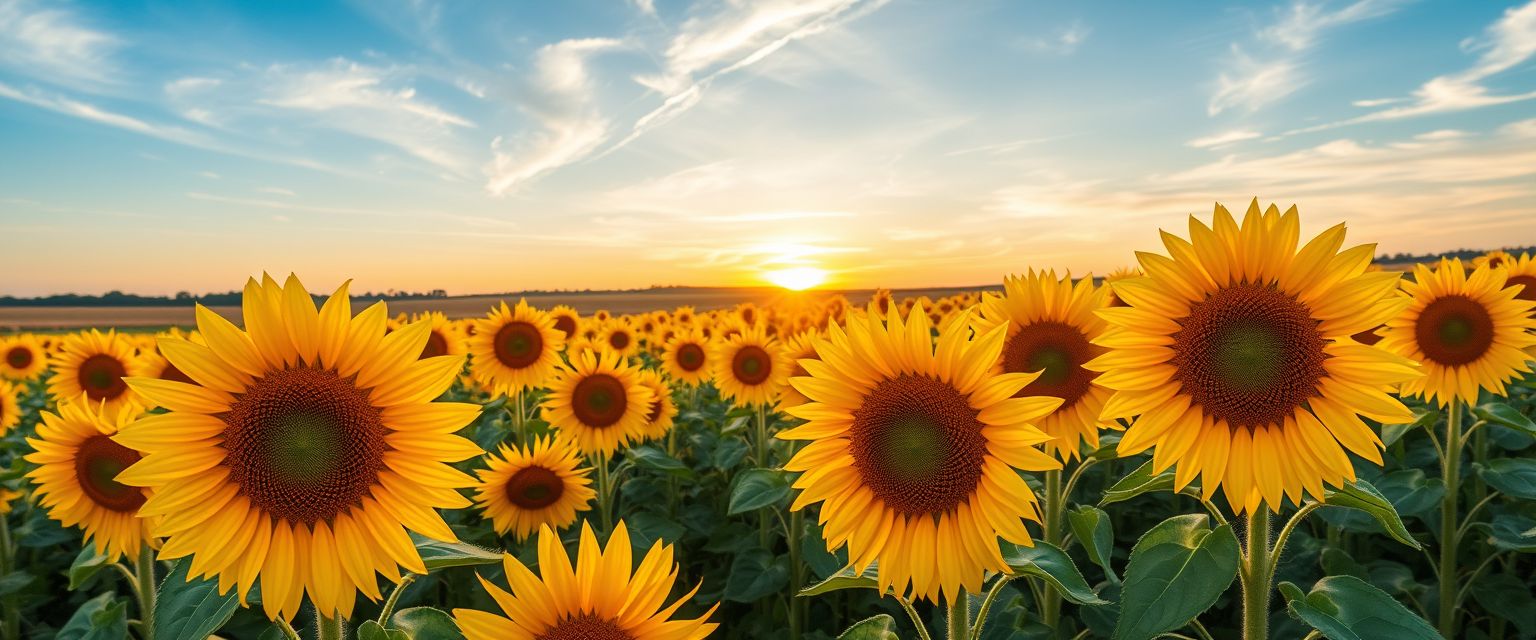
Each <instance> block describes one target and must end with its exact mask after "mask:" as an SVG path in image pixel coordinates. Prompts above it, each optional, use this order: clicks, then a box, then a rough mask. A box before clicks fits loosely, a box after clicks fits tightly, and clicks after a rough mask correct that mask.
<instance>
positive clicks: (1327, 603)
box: [1279, 576, 1440, 640]
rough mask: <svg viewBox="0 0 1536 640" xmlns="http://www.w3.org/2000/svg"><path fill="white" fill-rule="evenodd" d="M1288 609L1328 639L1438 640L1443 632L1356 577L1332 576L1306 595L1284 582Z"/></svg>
mask: <svg viewBox="0 0 1536 640" xmlns="http://www.w3.org/2000/svg"><path fill="white" fill-rule="evenodd" d="M1279 589H1280V593H1281V594H1283V595H1284V596H1285V600H1286V610H1287V611H1289V612H1290V614H1291V615H1292V616H1295V617H1296V618H1297V619H1299V620H1301V621H1302V622H1304V623H1306V624H1307V625H1308V626H1310V627H1312V628H1313V629H1317V630H1318V631H1319V632H1321V633H1322V634H1323V637H1326V638H1329V640H1373V639H1381V640H1438V639H1439V638H1440V633H1439V632H1437V631H1435V628H1434V627H1432V626H1430V625H1429V623H1428V622H1425V621H1424V619H1423V618H1420V617H1419V616H1417V615H1415V614H1414V613H1413V612H1412V611H1409V610H1408V608H1407V607H1404V606H1403V605H1402V604H1401V603H1399V602H1398V601H1397V600H1394V599H1393V598H1392V596H1389V595H1387V594H1386V593H1384V592H1382V590H1381V589H1377V588H1376V587H1373V586H1371V585H1370V584H1367V583H1366V582H1365V581H1364V580H1361V579H1360V578H1356V577H1354V576H1330V577H1327V578H1323V579H1322V580H1319V581H1318V583H1317V584H1316V585H1313V587H1312V591H1311V592H1309V593H1307V594H1305V595H1303V594H1302V592H1301V589H1300V588H1298V587H1297V586H1296V585H1294V584H1292V583H1289V582H1283V583H1281V584H1280V587H1279Z"/></svg>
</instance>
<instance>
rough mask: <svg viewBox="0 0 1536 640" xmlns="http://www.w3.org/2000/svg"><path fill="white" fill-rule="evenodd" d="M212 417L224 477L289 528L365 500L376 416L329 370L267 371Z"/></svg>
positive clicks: (380, 451)
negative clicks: (223, 452) (218, 423)
mask: <svg viewBox="0 0 1536 640" xmlns="http://www.w3.org/2000/svg"><path fill="white" fill-rule="evenodd" d="M220 417H222V418H223V419H224V422H225V424H226V425H227V426H226V427H225V429H224V448H225V449H227V450H228V451H229V453H228V455H227V456H226V457H225V464H226V465H228V466H229V470H230V474H229V475H230V478H231V479H232V480H234V481H235V482H236V483H237V484H239V485H240V490H241V492H242V493H243V494H245V495H246V496H248V497H249V498H250V500H251V502H252V503H254V504H255V505H256V506H258V507H260V508H261V509H263V510H264V511H266V512H267V513H269V514H272V515H273V516H275V517H278V518H281V519H283V520H287V521H289V522H303V523H306V524H314V523H315V522H318V521H322V520H325V521H329V520H331V519H332V518H335V517H336V516H337V515H338V514H340V513H342V512H343V511H345V510H346V509H348V508H350V507H352V506H354V505H356V504H358V503H359V501H360V500H361V499H362V498H363V497H364V496H366V495H368V492H369V489H370V488H371V487H372V486H373V485H374V483H375V482H377V481H378V475H379V471H380V470H382V469H383V468H384V451H385V449H386V448H387V446H386V444H385V442H384V434H385V429H384V425H383V423H382V422H380V420H379V409H378V408H377V407H374V406H373V405H372V404H370V403H369V402H368V395H367V393H365V392H363V391H362V390H359V389H358V388H357V387H356V386H355V385H354V384H353V382H352V379H350V378H342V377H340V376H338V375H337V374H336V372H334V371H325V370H320V369H312V368H307V367H298V368H293V369H284V370H282V371H273V372H269V373H267V375H266V376H265V377H262V378H260V379H258V380H256V382H255V383H253V384H252V385H251V386H250V387H249V388H247V389H246V391H245V393H244V394H243V395H241V396H240V397H239V399H238V400H236V401H235V403H234V404H233V405H230V408H229V412H227V413H225V414H222V415H221V416H220Z"/></svg>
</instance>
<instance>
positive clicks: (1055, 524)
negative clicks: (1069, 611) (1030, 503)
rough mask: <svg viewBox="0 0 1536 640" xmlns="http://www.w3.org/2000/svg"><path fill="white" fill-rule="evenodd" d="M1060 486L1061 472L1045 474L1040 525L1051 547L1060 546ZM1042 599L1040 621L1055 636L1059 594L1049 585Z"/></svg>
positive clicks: (1062, 498)
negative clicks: (1043, 504)
mask: <svg viewBox="0 0 1536 640" xmlns="http://www.w3.org/2000/svg"><path fill="white" fill-rule="evenodd" d="M1063 488H1064V487H1063V486H1062V484H1061V470H1060V469H1052V470H1050V471H1047V472H1045V514H1044V516H1045V522H1043V523H1041V525H1042V526H1043V527H1044V529H1045V541H1046V542H1048V543H1050V544H1051V545H1053V546H1057V547H1060V546H1061V538H1062V529H1063V527H1062V522H1061V520H1062V516H1063V515H1064V514H1065V513H1066V509H1065V507H1066V504H1065V503H1066V501H1067V496H1066V492H1065V491H1063ZM1042 591H1043V592H1044V593H1043V595H1044V597H1043V598H1042V601H1041V603H1040V621H1041V622H1043V623H1044V624H1045V626H1047V627H1050V628H1051V634H1052V635H1053V636H1054V635H1056V627H1057V625H1058V624H1060V622H1061V594H1060V593H1057V591H1056V588H1055V587H1052V586H1050V585H1046V587H1045V588H1044V589H1043V590H1042Z"/></svg>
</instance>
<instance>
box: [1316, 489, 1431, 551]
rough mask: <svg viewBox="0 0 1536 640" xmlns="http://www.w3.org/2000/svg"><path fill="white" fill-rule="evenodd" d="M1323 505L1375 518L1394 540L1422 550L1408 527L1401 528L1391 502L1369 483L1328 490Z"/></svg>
mask: <svg viewBox="0 0 1536 640" xmlns="http://www.w3.org/2000/svg"><path fill="white" fill-rule="evenodd" d="M1323 503H1324V504H1325V505H1326V506H1329V507H1342V508H1345V509H1356V510H1359V511H1363V512H1365V513H1366V514H1367V515H1369V516H1371V517H1372V518H1375V519H1376V522H1377V523H1379V524H1380V525H1381V526H1382V528H1383V529H1386V530H1387V535H1390V536H1392V538H1393V539H1394V540H1397V541H1398V542H1401V543H1403V544H1406V545H1408V546H1410V547H1413V548H1415V549H1419V548H1422V547H1421V546H1420V545H1419V541H1418V540H1414V539H1413V534H1410V533H1408V527H1406V526H1403V518H1402V516H1399V515H1398V514H1397V509H1396V508H1394V507H1393V506H1392V502H1391V501H1389V500H1387V498H1386V496H1383V495H1381V492H1380V491H1377V490H1376V487H1373V486H1371V483H1369V482H1366V481H1364V480H1356V481H1354V482H1351V483H1349V484H1346V485H1344V486H1343V487H1340V488H1338V489H1328V490H1327V491H1325V492H1324V494H1323Z"/></svg>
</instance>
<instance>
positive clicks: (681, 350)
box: [661, 327, 710, 384]
mask: <svg viewBox="0 0 1536 640" xmlns="http://www.w3.org/2000/svg"><path fill="white" fill-rule="evenodd" d="M709 352H710V344H709V338H706V337H704V332H703V331H702V330H701V329H699V328H697V327H695V328H693V329H690V330H688V331H685V332H680V333H678V334H677V335H675V336H673V337H672V339H671V340H668V341H667V347H666V350H664V351H663V352H662V354H661V366H662V368H663V369H665V370H666V372H667V375H669V376H672V379H673V380H676V381H678V382H681V383H683V384H702V383H704V382H705V381H707V380H708V379H709V369H710V366H709Z"/></svg>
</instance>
